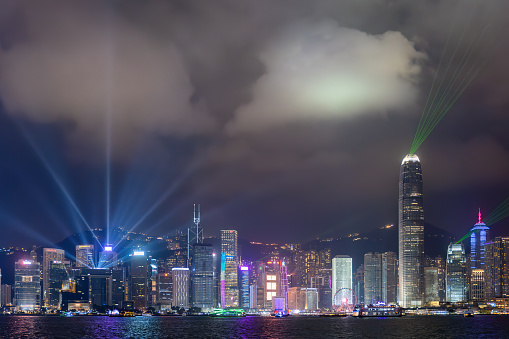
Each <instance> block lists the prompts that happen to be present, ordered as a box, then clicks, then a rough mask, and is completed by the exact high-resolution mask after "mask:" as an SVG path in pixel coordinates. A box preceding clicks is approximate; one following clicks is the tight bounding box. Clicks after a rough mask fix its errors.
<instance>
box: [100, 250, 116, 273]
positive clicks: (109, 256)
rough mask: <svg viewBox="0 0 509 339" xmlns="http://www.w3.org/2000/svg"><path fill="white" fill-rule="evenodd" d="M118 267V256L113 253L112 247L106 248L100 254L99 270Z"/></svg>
mask: <svg viewBox="0 0 509 339" xmlns="http://www.w3.org/2000/svg"><path fill="white" fill-rule="evenodd" d="M116 265H118V255H117V253H116V252H114V251H113V246H112V245H106V246H104V250H103V251H102V252H99V265H98V267H99V268H109V267H111V266H116Z"/></svg>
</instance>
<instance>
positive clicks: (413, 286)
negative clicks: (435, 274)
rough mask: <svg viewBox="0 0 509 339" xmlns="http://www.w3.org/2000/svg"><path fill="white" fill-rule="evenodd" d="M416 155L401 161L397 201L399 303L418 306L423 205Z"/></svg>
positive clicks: (421, 269)
mask: <svg viewBox="0 0 509 339" xmlns="http://www.w3.org/2000/svg"><path fill="white" fill-rule="evenodd" d="M422 187H423V183H422V169H421V162H420V160H419V158H418V157H417V155H415V154H408V155H407V156H406V157H405V158H404V159H403V162H402V163H401V169H400V175H399V201H398V243H399V293H398V294H399V298H398V300H399V304H400V305H401V306H402V307H419V306H421V305H422V304H423V299H424V289H423V284H424V207H423V194H422V192H423V191H422Z"/></svg>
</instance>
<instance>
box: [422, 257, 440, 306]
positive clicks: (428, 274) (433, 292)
mask: <svg viewBox="0 0 509 339" xmlns="http://www.w3.org/2000/svg"><path fill="white" fill-rule="evenodd" d="M439 271H440V268H438V267H424V303H425V304H426V305H429V306H438V305H439V303H440V296H439V295H438V292H439V290H440V289H439V287H438V286H439V285H438V279H439Z"/></svg>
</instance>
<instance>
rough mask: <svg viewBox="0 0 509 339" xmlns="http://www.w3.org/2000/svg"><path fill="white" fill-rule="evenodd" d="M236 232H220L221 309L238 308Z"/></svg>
mask: <svg viewBox="0 0 509 339" xmlns="http://www.w3.org/2000/svg"><path fill="white" fill-rule="evenodd" d="M237 256H238V253H237V231H236V230H221V286H220V288H221V307H238V306H239V290H238V283H237V266H238V263H237V262H238V257H237Z"/></svg>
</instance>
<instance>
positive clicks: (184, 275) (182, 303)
mask: <svg viewBox="0 0 509 339" xmlns="http://www.w3.org/2000/svg"><path fill="white" fill-rule="evenodd" d="M171 275H172V278H173V304H174V305H175V306H177V307H181V308H185V309H188V308H189V268H187V267H174V268H173V269H172V270H171Z"/></svg>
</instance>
